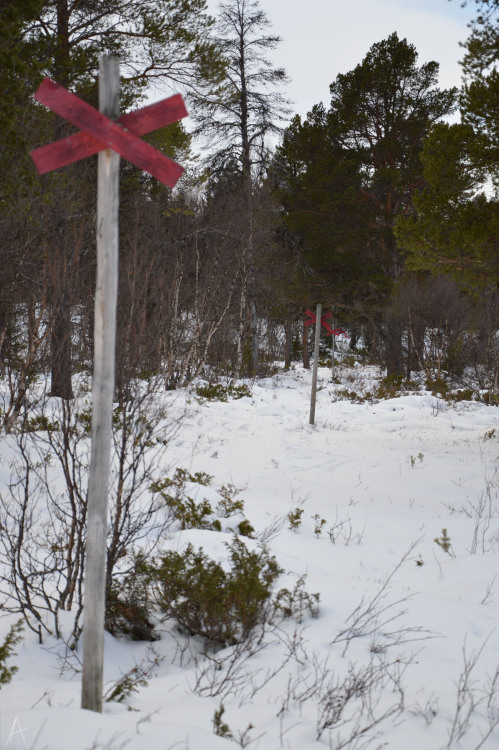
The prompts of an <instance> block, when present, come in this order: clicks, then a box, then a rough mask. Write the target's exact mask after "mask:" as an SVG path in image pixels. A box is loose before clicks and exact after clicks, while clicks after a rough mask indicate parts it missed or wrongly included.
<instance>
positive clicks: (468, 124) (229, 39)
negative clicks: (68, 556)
mask: <svg viewBox="0 0 499 750" xmlns="http://www.w3.org/2000/svg"><path fill="white" fill-rule="evenodd" d="M476 5H477V17H476V20H475V21H474V22H473V24H472V28H471V35H470V37H469V39H468V41H467V43H466V46H465V50H464V59H463V72H464V75H465V81H466V83H465V85H464V87H463V88H462V90H460V91H458V90H457V89H452V90H446V91H442V90H440V89H439V88H438V86H437V76H438V63H437V62H427V63H424V64H421V65H419V64H418V56H417V51H416V50H415V48H414V47H413V46H412V45H411V44H410V43H409V42H408V41H406V40H405V39H399V38H398V36H397V35H396V34H392V35H391V36H389V37H388V38H387V39H386V40H383V41H381V42H379V43H378V44H375V45H373V47H372V48H371V49H370V50H369V51H368V53H367V55H366V56H365V58H364V59H363V61H362V62H361V63H359V65H357V67H356V68H355V69H354V70H353V71H351V72H349V73H346V74H341V75H338V76H337V78H336V80H335V81H334V82H333V83H332V84H331V87H330V89H331V101H330V106H329V108H326V107H324V106H323V105H317V106H315V107H314V108H313V109H312V111H311V112H310V113H309V115H308V116H307V118H306V119H304V120H303V121H302V120H301V119H300V118H299V117H294V118H292V119H291V120H290V117H291V114H292V113H291V110H290V108H289V106H288V103H287V102H286V100H285V99H284V97H283V96H282V94H281V91H280V86H282V85H283V84H284V83H285V81H286V76H285V72H284V71H283V70H281V69H278V68H274V67H272V65H271V64H270V63H269V62H268V60H267V59H266V55H267V52H268V51H269V50H272V49H273V48H274V47H275V46H276V45H277V44H278V42H279V38H278V37H277V36H275V35H273V34H272V33H271V32H270V25H269V21H268V19H267V17H266V16H265V14H264V13H263V11H262V10H261V9H260V7H259V4H258V2H257V0H255V1H248V0H228V2H227V3H225V4H224V5H223V6H221V9H220V11H219V16H218V18H217V19H213V18H210V17H209V15H208V13H207V10H206V4H205V0H138V1H137V0H111V1H110V2H106V3H101V2H92V1H88V2H75V1H74V0H7V2H4V3H2V6H1V8H0V79H1V85H2V92H3V99H2V108H1V112H0V126H1V130H2V135H3V137H2V143H1V145H0V166H1V173H2V181H1V187H0V222H1V227H2V240H3V241H2V245H1V253H2V274H1V276H0V285H1V289H0V369H1V372H2V375H3V378H4V382H5V389H4V391H3V404H2V405H0V408H1V409H2V420H3V423H4V425H5V426H6V427H9V426H10V425H11V424H13V422H14V421H15V420H16V418H17V415H18V414H19V413H20V411H21V409H22V406H23V403H24V401H25V398H26V393H27V392H28V391H29V388H30V386H31V384H32V383H33V382H34V381H35V380H36V378H37V377H38V375H39V374H41V373H44V374H50V383H51V386H50V387H51V394H52V395H54V396H58V397H61V398H63V399H70V398H71V397H72V394H73V391H72V388H73V375H74V374H75V373H76V372H78V371H81V370H85V371H87V370H88V371H89V370H91V362H92V338H93V294H94V285H95V192H96V188H95V185H96V174H95V173H96V160H95V159H94V158H91V159H86V160H84V161H82V162H78V163H76V164H74V165H72V166H70V167H65V168H64V169H61V170H58V171H56V172H54V173H51V174H49V175H45V176H43V177H39V176H37V175H36V173H35V170H34V167H33V165H32V163H31V160H30V157H29V151H30V149H32V148H34V147H36V146H40V145H43V144H44V143H48V142H50V141H53V140H56V139H58V138H60V137H62V136H64V135H67V134H69V133H71V132H73V130H72V128H71V127H70V126H68V125H67V124H66V123H64V122H63V121H62V120H60V119H59V118H58V117H57V116H55V115H53V114H52V113H50V112H48V111H47V110H46V109H45V108H43V107H41V106H40V105H37V104H36V103H35V102H34V100H33V98H32V95H33V92H34V91H35V90H36V88H37V86H38V84H39V83H40V81H41V79H42V77H43V76H44V75H48V76H50V77H51V78H53V79H54V80H57V81H58V82H59V83H61V84H62V85H65V86H67V87H69V88H70V89H71V90H73V91H75V92H76V93H77V94H78V95H79V96H81V97H82V98H84V99H85V100H87V101H89V102H90V103H92V104H94V105H96V103H97V68H98V59H99V55H100V54H101V52H102V51H107V52H112V53H113V54H116V55H117V56H119V58H120V61H121V72H122V101H121V110H122V111H128V110H130V109H133V108H136V107H137V106H140V102H141V100H142V99H143V97H144V94H145V92H146V89H148V87H150V85H151V84H152V83H155V84H156V89H157V90H158V91H159V92H160V93H159V94H158V98H159V96H164V95H167V94H168V93H169V92H173V91H181V92H182V93H183V94H184V96H185V97H186V99H187V101H188V108H189V111H190V112H191V118H190V119H191V121H192V122H193V124H194V127H193V128H191V131H190V132H187V131H186V130H185V129H184V127H183V126H182V125H181V124H178V123H177V124H175V125H171V126H169V127H168V128H164V129H162V130H161V131H158V132H157V133H154V134H152V135H151V136H150V137H149V138H148V140H150V142H152V143H153V144H154V145H155V146H157V147H159V148H161V149H163V150H164V151H165V152H166V153H168V154H169V155H170V156H171V157H173V158H175V159H176V160H177V161H179V162H180V163H182V164H184V165H186V166H187V171H186V175H185V176H184V177H183V178H182V180H181V182H180V183H179V186H178V187H177V188H176V189H175V190H174V191H173V192H170V191H168V190H167V189H166V188H163V187H162V186H161V185H160V184H158V183H157V182H156V181H155V180H154V179H153V178H150V177H148V176H147V175H145V174H144V173H142V172H140V171H139V170H137V169H135V168H134V167H132V166H131V165H129V164H127V163H126V162H123V164H122V168H121V187H120V201H121V203H120V281H119V303H118V304H119V311H118V338H117V354H116V356H117V391H118V395H121V397H123V396H124V395H126V391H127V388H128V386H129V383H130V382H131V380H132V379H133V378H135V377H137V376H147V374H149V373H158V372H161V373H163V374H164V379H165V383H166V386H167V387H168V388H176V387H178V386H182V385H185V384H186V383H188V382H189V381H190V380H192V379H193V378H194V377H196V376H198V375H201V374H206V373H207V372H208V370H209V371H211V372H217V373H223V374H225V375H227V376H229V377H233V378H238V377H240V376H243V375H254V374H258V373H262V372H264V371H265V367H266V364H267V363H268V362H272V361H273V360H274V359H276V358H284V357H286V360H287V362H288V363H289V359H290V356H291V351H292V349H294V351H295V352H296V350H297V349H299V348H300V347H302V321H303V317H304V311H305V310H306V309H307V308H313V306H314V305H315V304H316V303H317V302H321V303H322V305H323V306H324V307H325V308H327V309H329V310H332V311H333V312H334V314H335V316H336V318H337V319H338V321H339V322H340V324H341V325H342V327H343V328H347V329H348V330H350V331H351V332H352V333H353V337H352V338H353V340H354V341H355V340H358V338H359V336H360V333H362V341H363V343H364V345H365V346H366V347H368V348H369V349H370V353H371V355H372V356H373V357H374V358H375V359H376V361H378V362H379V364H380V365H382V366H385V367H386V368H387V372H388V374H395V375H399V374H402V375H410V373H411V371H413V370H428V371H429V370H430V369H433V370H434V369H435V366H437V369H438V372H439V374H443V373H445V372H447V373H450V374H452V375H456V374H459V373H460V372H462V371H463V369H464V368H465V367H466V366H468V365H470V364H471V365H474V367H475V371H476V372H478V373H479V374H480V377H481V378H482V380H483V382H484V387H489V388H490V387H494V388H496V387H497V385H498V383H497V381H498V374H499V352H498V347H497V336H496V331H497V315H498V297H497V286H498V282H499V260H498V259H499V255H498V236H499V233H498V229H499V226H498V224H499V212H498V201H497V179H498V176H499V175H498V164H499V147H498V143H499V141H498V135H499V133H498V127H499V126H498V122H499V120H498V111H497V101H499V99H498V96H497V94H498V93H499V92H498V91H497V89H498V86H499V84H498V74H497V70H496V66H497V59H498V56H499V53H498V52H497V50H498V39H499V31H498V26H497V12H498V6H499V0H476ZM458 112H459V113H460V118H459V117H458V116H457V113H458ZM453 114H454V120H456V122H455V124H449V117H450V116H451V115H453ZM457 120H459V122H457ZM286 122H290V124H289V125H288V126H287V127H286V128H285V129H284V130H283V131H282V137H281V140H280V145H279V146H278V147H277V148H276V149H275V150H274V151H272V150H271V149H270V148H269V146H268V144H269V136H271V135H273V136H275V135H276V134H277V133H279V132H280V129H281V128H282V127H283V126H284V125H285V123H286ZM195 145H196V148H194V146H195ZM199 151H201V154H202V156H201V157H198V156H195V155H194V154H195V153H199ZM436 338H438V341H439V344H438V347H435V346H433V344H431V342H435V340H436ZM292 341H293V342H294V344H295V346H294V347H291V342H292ZM429 342H430V343H429ZM302 348H303V355H304V356H305V355H306V353H307V352H306V343H305V344H304V345H303V347H302ZM436 351H438V354H435V352H436ZM435 358H436V359H435ZM435 362H436V363H437V365H435Z"/></svg>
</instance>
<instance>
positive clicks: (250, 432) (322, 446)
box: [0, 366, 499, 750]
mask: <svg viewBox="0 0 499 750" xmlns="http://www.w3.org/2000/svg"><path fill="white" fill-rule="evenodd" d="M336 374H337V375H340V377H341V379H342V381H343V382H342V384H341V385H336V384H333V383H331V382H330V372H328V370H326V369H325V368H320V369H319V391H318V400H317V407H316V425H315V426H310V425H309V424H308V416H309V399H310V388H311V382H310V381H311V373H310V372H309V371H306V370H303V368H301V367H299V366H295V367H294V368H293V369H292V370H290V371H289V372H283V371H281V372H279V373H278V374H277V375H275V376H274V377H272V378H270V377H269V378H266V379H262V380H257V381H255V382H254V383H252V384H251V392H252V396H251V397H247V396H246V397H243V398H241V399H238V400H229V401H228V402H227V403H221V402H207V401H201V402H200V401H199V400H198V399H196V398H195V397H194V394H193V391H192V389H191V390H190V391H188V390H184V391H178V392H175V393H167V394H164V395H162V396H161V398H162V399H163V400H165V401H166V402H168V401H169V400H172V401H174V402H175V409H177V410H178V409H180V408H181V407H185V409H186V415H185V418H184V419H183V421H182V423H181V425H180V430H179V432H178V434H177V435H176V436H175V438H174V439H173V441H172V442H171V443H170V445H169V447H168V450H167V460H168V471H170V472H171V467H177V466H178V467H183V468H185V469H188V470H189V471H190V472H196V471H200V472H207V473H208V474H210V475H213V477H214V480H213V483H212V487H207V488H203V487H201V488H199V490H198V497H199V499H202V498H203V497H206V498H207V499H208V500H209V501H210V502H211V503H212V504H215V502H216V500H215V496H214V490H213V487H216V486H220V485H222V484H227V483H229V482H231V483H233V485H234V486H235V487H238V488H241V494H240V497H241V498H243V499H244V503H245V506H244V512H245V515H246V517H247V518H248V520H249V521H250V522H251V524H252V525H253V526H254V528H255V531H256V537H257V540H258V537H260V538H262V537H263V536H267V538H268V547H269V551H270V552H271V554H273V555H275V556H276V558H277V561H278V563H279V565H280V566H281V567H282V568H283V569H284V571H285V573H284V574H283V575H282V576H281V578H280V580H279V582H278V585H277V588H282V587H284V586H285V587H287V588H288V589H292V588H293V587H294V586H295V585H296V583H297V581H298V580H299V579H300V577H302V576H305V580H304V589H305V590H306V591H307V592H309V593H315V592H318V593H319V594H320V610H319V616H318V617H316V618H313V617H312V616H311V615H310V614H309V613H305V614H304V617H303V620H302V622H300V623H299V622H297V621H296V620H293V619H286V620H283V621H282V623H280V625H279V627H278V628H277V629H275V630H269V632H268V633H267V636H266V641H265V644H266V645H265V648H263V649H262V650H258V651H257V652H256V653H255V654H254V655H253V656H251V657H250V658H246V659H245V658H241V659H240V663H238V667H237V668H238V669H239V672H238V677H239V679H238V680H237V684H236V682H235V683H234V684H233V686H232V689H229V690H227V691H224V689H223V688H221V689H220V690H219V691H218V694H216V695H215V694H211V695H210V692H211V693H215V692H217V691H216V690H214V689H213V680H220V679H221V678H222V677H223V675H224V674H225V672H224V667H222V669H221V670H219V672H218V673H217V672H216V670H215V671H214V672H212V673H211V674H208V673H206V674H205V677H204V681H203V678H202V675H201V673H202V670H203V669H204V668H205V667H206V666H208V662H207V661H206V660H205V658H204V657H203V655H202V653H201V645H202V644H201V643H200V642H199V641H196V639H193V640H192V642H191V643H190V644H189V643H188V642H187V641H186V640H185V639H184V637H183V636H181V635H180V634H178V633H176V632H175V629H174V628H173V624H172V623H171V622H164V623H158V626H157V628H158V630H159V631H161V639H160V640H159V641H157V642H155V643H154V644H148V643H139V642H131V641H127V640H125V639H123V638H114V637H113V636H111V635H110V634H107V633H106V635H105V682H106V686H107V687H109V685H111V684H112V683H113V682H114V681H116V680H117V679H118V678H119V677H120V675H121V674H124V673H126V672H127V671H128V670H130V669H131V668H132V667H133V666H134V664H136V663H140V662H141V661H142V660H143V659H144V657H145V655H146V654H147V653H149V654H152V651H151V649H153V651H154V653H155V654H157V655H159V656H160V657H161V660H160V662H159V663H158V666H157V667H156V669H155V670H154V671H153V673H152V675H151V676H150V677H149V679H148V684H147V686H144V687H141V688H139V689H138V692H135V693H133V694H132V695H131V696H130V697H129V698H128V699H127V700H126V701H125V702H124V703H123V704H122V703H106V704H105V708H104V712H103V714H102V715H100V714H96V713H93V712H88V711H83V710H81V709H80V708H79V705H80V690H81V686H80V674H78V673H76V674H75V672H74V670H71V669H61V667H62V665H63V660H61V658H60V656H59V657H58V654H59V655H60V654H61V653H62V651H61V645H60V644H58V643H57V641H56V640H55V639H54V640H52V641H51V640H50V639H49V640H45V641H44V644H43V645H42V646H40V645H39V644H38V641H37V637H36V635H35V634H34V633H32V632H31V631H30V630H27V629H26V630H25V631H24V637H23V642H22V644H19V645H18V646H17V647H16V652H17V655H15V656H12V657H11V659H10V660H9V662H8V664H9V665H14V664H15V665H16V666H17V667H18V672H17V673H16V675H15V676H14V678H13V680H12V682H11V683H10V684H8V685H5V686H3V687H2V689H1V690H0V748H4V747H8V748H10V750H18V749H19V748H33V750H43V748H47V749H49V750H66V748H68V747H71V748H78V750H79V749H80V748H81V750H90V749H91V748H92V749H93V750H97V748H107V750H117V748H121V747H126V748H129V750H142V749H143V748H144V749H145V748H147V750H169V749H171V750H173V748H176V750H218V749H219V748H220V749H221V750H224V749H225V750H226V749H227V748H228V747H230V746H231V744H232V746H241V747H250V748H253V749H254V750H256V749H257V750H278V748H284V749H285V750H320V748H339V747H347V748H350V750H360V749H361V748H367V747H369V748H378V747H386V748H392V750H402V749H404V750H412V748H414V749H415V748H418V750H419V748H420V749H421V750H441V749H442V750H443V748H448V747H449V748H453V749H454V748H455V749H456V750H475V748H478V747H483V748H485V749H487V748H489V749H492V748H496V747H499V726H498V727H497V728H495V729H492V731H491V733H490V735H489V736H486V735H487V732H488V731H489V729H490V727H491V726H493V724H494V721H495V720H496V719H497V718H499V703H498V696H497V694H493V690H492V689H491V687H490V680H491V679H492V678H493V676H494V674H495V671H496V669H497V667H498V666H499V635H498V633H497V631H496V623H497V620H498V617H499V591H498V588H499V576H498V575H497V574H498V573H499V567H498V563H499V481H498V479H497V475H496V474H495V473H494V472H495V469H496V466H497V464H496V462H497V460H498V459H497V448H498V439H499V409H497V408H494V407H489V406H486V405H485V404H481V403H478V402H465V401H463V402H458V403H448V402H445V401H443V400H441V399H439V398H437V397H436V396H433V395H432V394H431V393H429V392H426V391H420V392H414V393H410V394H408V395H404V396H402V397H400V398H393V399H389V400H386V401H379V402H378V403H369V402H364V403H351V402H350V401H348V400H345V399H344V398H342V397H341V396H340V395H339V391H340V390H341V389H342V388H343V389H344V388H345V387H346V388H348V390H356V391H357V392H361V386H362V384H364V386H365V385H366V384H367V385H369V383H372V382H373V381H374V379H375V377H376V371H375V370H374V369H373V368H360V367H358V366H357V367H356V368H352V369H350V370H349V369H347V368H346V367H345V368H337V373H336ZM362 387H363V386H362ZM158 399H159V396H158ZM493 430H495V433H494V432H493ZM2 445H3V450H4V453H3V458H4V460H3V462H2V469H1V472H0V481H1V484H2V488H1V489H2V491H4V490H5V485H6V483H7V482H8V471H7V466H8V458H9V455H10V454H9V451H10V450H11V448H9V447H8V441H6V440H5V439H4V441H3V443H2ZM480 501H483V503H484V504H485V506H486V508H487V511H486V512H483V513H482V516H481V517H480V514H479V507H480ZM296 508H302V509H303V513H302V516H301V523H300V525H299V526H298V528H296V529H292V528H290V524H289V522H288V519H287V516H288V514H289V513H290V512H292V511H294V510H295V509H296ZM489 510H490V513H489ZM321 519H325V520H326V523H325V524H324V525H323V529H322V532H321V533H315V529H316V526H317V523H318V522H319V521H320V520H321ZM272 526H274V531H273V533H270V528H271V527H272ZM224 529H225V526H224ZM265 529H267V531H269V533H268V534H267V535H266V534H265ZM443 529H446V530H447V533H448V536H449V537H450V544H451V547H450V550H449V552H446V551H445V549H444V548H443V547H442V545H441V544H438V543H437V542H435V539H440V540H441V539H442V534H443ZM232 538H233V537H232V534H231V533H230V532H229V531H225V530H224V531H223V532H215V531H207V530H200V529H190V530H185V531H181V532H177V533H173V534H172V535H171V536H170V537H169V538H165V540H164V544H163V548H164V549H165V550H166V549H182V548H183V547H184V545H185V544H187V543H189V542H190V543H191V544H193V546H194V547H196V548H197V547H203V550H204V551H205V553H206V554H208V555H209V556H210V557H212V558H214V559H216V560H219V561H224V559H226V557H227V546H226V544H225V542H228V541H229V542H230V540H231V539H232ZM243 539H244V541H245V542H246V543H247V544H248V546H249V547H250V548H251V549H254V548H257V546H258V541H257V540H247V539H245V538H243ZM369 605H371V606H369ZM355 612H356V615H354V616H352V613H355ZM373 612H374V613H376V612H377V617H376V621H375V622H374V621H373V620H372V619H371V620H370V619H369V616H370V615H369V613H373ZM68 614H69V613H68ZM356 617H357V620H358V626H359V636H358V637H355V638H350V639H348V638H346V636H341V633H342V632H344V631H345V630H347V631H348V628H349V627H351V626H352V623H353V620H355V618H356ZM359 618H360V619H359ZM17 619H18V617H17V616H15V615H10V614H9V615H5V616H4V617H3V618H2V619H0V644H1V643H2V642H3V639H4V637H5V635H6V634H7V632H8V630H9V628H10V626H11V625H12V624H13V622H15V621H16V620H17ZM390 634H391V635H390ZM184 647H185V648H184ZM233 654H234V650H233V649H231V648H227V649H225V650H223V651H222V652H220V653H219V654H217V659H219V660H223V659H224V658H227V659H230V658H231V655H233ZM77 656H79V657H80V658H81V654H79V655H77ZM71 659H72V660H73V663H74V664H76V665H77V661H75V657H73V656H71V657H70V660H71ZM383 660H384V661H383ZM475 662H476V663H475ZM226 663H227V662H226ZM380 663H383V664H385V666H386V670H387V671H385V672H384V673H383V677H382V679H381V680H380V682H379V683H376V684H374V687H373V690H372V691H371V693H370V699H371V700H372V701H373V703H371V704H370V706H369V707H368V708H369V710H368V709H366V712H367V713H365V714H361V703H360V702H359V699H355V700H353V701H352V703H351V704H348V705H347V707H346V708H345V712H344V715H343V720H342V721H343V723H342V722H339V723H338V724H336V725H335V726H334V727H333V728H332V729H331V730H329V729H327V728H326V729H325V730H324V731H323V732H322V734H321V736H320V739H317V735H318V728H317V727H318V717H319V715H320V710H321V708H320V707H321V702H320V695H322V697H323V698H324V695H325V686H327V685H328V684H329V685H330V686H333V685H334V684H335V681H336V683H343V684H345V680H347V679H348V674H349V670H350V673H356V674H357V676H358V675H359V674H361V673H362V670H365V669H366V668H368V667H369V665H371V667H373V666H374V667H376V666H379V664H380ZM388 664H391V666H388ZM466 669H467V670H468V671H469V673H470V674H469V680H468V690H467V691H466V690H462V691H461V697H462V698H465V701H464V703H465V705H464V706H463V707H462V709H461V713H460V714H458V723H459V721H460V722H461V727H462V728H463V733H462V736H461V737H460V738H458V736H457V735H458V734H459V732H456V731H454V734H452V731H453V730H452V727H453V722H454V719H455V717H456V707H457V706H458V705H459V704H458V694H457V685H458V682H459V680H460V678H461V680H462V679H463V674H464V672H465V671H466ZM463 670H464V671H463ZM389 674H390V675H391V677H389V676H388V675H389ZM318 675H322V679H323V691H322V693H319V692H318V690H316V691H315V693H314V691H313V690H312V687H311V686H312V685H313V684H314V681H315V683H317V679H318ZM364 676H365V672H364ZM209 679H211V680H212V683H211V685H212V687H211V688H209V687H208V681H209ZM196 683H197V689H196ZM307 686H308V687H309V688H310V690H309V694H310V696H311V697H309V698H307V697H306V695H305V693H306V688H307ZM203 687H204V688H205V689H204V690H203ZM378 688H379V689H378ZM400 690H401V691H402V692H403V698H404V700H403V709H402V710H401V711H397V712H393V713H390V708H391V707H392V706H395V705H397V704H398V703H400ZM397 691H399V692H397ZM339 694H340V693H338V692H336V693H335V695H336V697H338V695H339ZM300 695H301V697H299V696H300ZM490 695H492V700H491V701H489V703H490V706H488V705H487V701H488V697H489V696H490ZM377 699H379V703H378V704H377V705H376V704H375V701H376V700H377ZM470 701H473V702H474V703H473V705H471V703H470ZM221 703H223V706H224V709H225V713H224V714H223V721H224V722H225V723H226V724H227V725H228V727H229V728H230V732H231V734H232V735H233V739H230V738H227V737H220V736H216V735H215V734H214V730H213V718H214V714H215V711H217V710H218V709H219V708H220V705H221ZM475 704H476V705H475ZM468 708H469V710H470V711H471V713H470V720H469V722H468V723H467V722H466V720H465V719H466V711H467V710H468ZM369 712H370V713H369ZM383 714H386V718H385V719H384V720H382V721H381V720H380V722H379V723H375V722H374V723H373V726H372V727H371V728H369V729H367V730H366V731H362V730H364V729H365V728H366V727H367V726H368V724H369V723H370V721H368V718H369V716H370V717H371V718H372V717H379V716H382V715H383ZM357 720H359V722H360V723H359V724H358V725H357V728H355V727H356V722H357ZM250 726H251V728H250V729H248V727H250ZM21 730H22V731H21ZM464 730H466V731H464ZM355 732H357V734H355ZM483 737H485V740H484V742H483V744H482V745H481V744H480V743H481V741H482V738H483ZM238 743H239V744H238ZM342 743H344V744H342Z"/></svg>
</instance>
